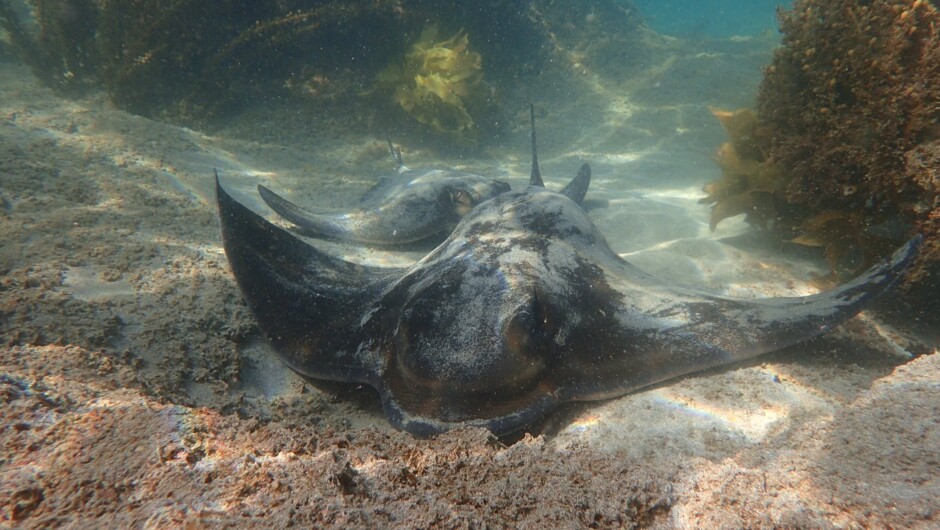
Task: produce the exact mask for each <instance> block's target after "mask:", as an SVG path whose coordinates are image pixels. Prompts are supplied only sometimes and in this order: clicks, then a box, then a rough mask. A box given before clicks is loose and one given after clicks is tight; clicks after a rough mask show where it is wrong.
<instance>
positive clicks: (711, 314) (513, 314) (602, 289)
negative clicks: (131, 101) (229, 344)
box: [216, 177, 921, 436]
mask: <svg viewBox="0 0 940 530" xmlns="http://www.w3.org/2000/svg"><path fill="white" fill-rule="evenodd" d="M216 193H217V197H218V205H219V214H220V217H221V223H222V240H223V244H224V247H225V253H226V255H227V256H228V259H229V263H230V264H231V267H232V271H233V272H234V275H235V279H236V281H237V282H238V285H239V287H240V288H241V291H242V293H243V294H244V297H245V300H246V301H247V303H248V306H249V307H250V308H251V311H252V313H253V314H254V316H255V318H256V319H257V321H258V324H259V326H260V328H261V330H262V331H263V333H264V335H265V336H266V337H267V339H268V340H269V341H270V342H271V344H272V345H273V346H274V348H275V350H276V351H277V352H278V354H279V355H280V356H281V358H282V359H283V360H284V361H285V362H286V363H287V364H288V365H289V366H290V367H291V368H292V369H293V370H295V371H297V372H298V373H300V374H302V375H304V376H306V377H309V378H312V379H325V380H333V381H342V382H348V383H363V384H367V385H369V386H371V387H373V388H374V389H376V390H377V391H378V393H379V396H380V398H381V400H382V404H383V408H384V410H385V414H386V416H387V417H388V419H389V421H390V422H391V423H392V424H393V425H395V426H396V427H398V428H401V429H405V430H407V431H409V432H411V433H413V434H416V435H419V436H426V435H431V434H434V433H438V432H442V431H445V430H448V429H452V428H455V427H458V426H462V425H476V426H483V427H486V428H488V429H490V430H491V431H493V432H494V433H496V434H506V433H510V432H513V431H516V430H518V429H521V428H522V427H524V426H526V425H528V424H529V423H531V422H532V421H534V420H536V419H538V418H540V417H541V416H543V415H545V414H547V413H548V412H550V411H551V410H553V409H554V408H556V407H557V406H558V405H559V404H560V403H564V402H568V401H585V400H598V399H605V398H611V397H615V396H619V395H622V394H625V393H628V392H631V391H634V390H637V389H640V388H643V387H646V386H649V385H652V384H655V383H657V382H659V381H663V380H666V379H670V378H673V377H677V376H680V375H684V374H688V373H691V372H696V371H700V370H705V369H708V368H712V367H715V366H721V365H726V364H730V363H734V362H737V361H741V360H743V359H748V358H751V357H755V356H757V355H760V354H763V353H766V352H770V351H774V350H778V349H780V348H784V347H786V346H789V345H791V344H794V343H797V342H800V341H803V340H806V339H809V338H810V337H813V336H816V335H819V334H821V333H825V332H826V331H828V330H830V329H832V328H833V327H834V326H836V325H838V324H840V323H841V322H843V321H845V320H847V319H849V318H851V317H852V316H853V315H855V314H856V313H858V312H859V311H861V310H862V309H863V308H865V307H866V306H867V305H868V304H869V303H870V302H871V301H872V300H873V299H875V298H876V297H877V296H879V295H880V294H882V293H884V292H885V291H886V290H888V289H889V288H890V287H891V286H892V285H893V284H894V283H895V282H896V281H897V279H898V278H899V277H900V275H901V274H902V273H903V272H904V271H905V270H906V269H907V267H908V266H909V265H910V263H911V262H912V260H913V259H914V256H915V255H916V253H917V249H918V247H919V244H920V241H921V239H920V238H919V237H916V238H914V239H912V240H911V241H910V242H908V243H907V244H906V245H905V246H904V247H902V248H901V249H900V250H898V251H897V252H896V253H895V254H894V256H893V257H892V258H891V259H889V260H887V261H885V262H884V263H882V264H881V265H878V266H876V267H874V268H872V269H871V270H869V271H868V272H866V273H864V274H863V275H861V276H860V277H858V278H856V279H855V280H853V281H850V282H848V283H846V284H844V285H842V286H840V287H838V288H836V289H833V290H831V291H828V292H825V293H820V294H816V295H812V296H804V297H792V298H769V299H754V300H751V299H738V298H730V297H725V296H719V295H716V294H713V293H709V292H707V291H703V290H697V289H691V288H687V287H682V286H679V285H675V284H674V282H672V281H669V279H663V278H656V277H654V276H652V275H650V274H647V273H645V272H643V271H641V270H640V269H638V268H637V267H635V266H633V265H631V264H630V263H628V262H626V261H624V260H623V259H622V258H620V256H618V255H617V254H616V253H614V252H613V251H612V250H611V249H610V247H609V246H608V245H607V243H606V241H605V240H604V237H603V236H602V235H601V233H600V232H599V231H598V230H597V228H596V227H595V226H594V224H593V223H592V222H591V220H590V218H588V216H587V215H586V214H585V212H584V210H583V209H582V208H581V207H580V206H578V205H577V204H576V203H575V202H574V201H572V200H571V199H570V198H569V197H566V196H565V195H562V194H559V193H554V192H551V191H548V190H546V189H545V188H541V187H538V186H530V187H529V188H528V189H526V190H522V191H511V192H507V193H503V194H500V195H498V196H496V197H495V198H493V199H490V200H489V201H486V202H484V203H482V204H480V205H478V206H477V207H476V208H474V209H473V210H472V211H471V212H470V213H468V214H467V215H466V216H465V217H464V218H463V220H462V221H461V222H460V223H459V224H458V225H457V227H456V228H455V229H454V231H453V233H451V235H450V236H449V237H448V238H447V239H446V240H445V241H444V242H443V243H441V244H440V245H439V246H438V247H437V248H435V249H434V250H433V251H431V252H430V253H429V254H428V255H427V256H425V257H424V258H423V259H422V260H420V261H419V262H417V263H415V264H414V265H412V266H410V267H407V268H380V267H367V266H362V265H358V264H354V263H350V262H347V261H343V260H341V259H338V258H335V257H332V256H330V255H328V254H325V253H323V252H321V251H320V250H317V249H316V248H314V247H312V246H310V245H308V244H306V243H304V242H302V241H300V240H298V239H297V238H296V237H294V236H293V235H291V234H290V233H288V232H286V231H285V230H283V229H281V228H278V227H276V226H274V225H272V224H271V223H269V222H268V221H266V220H265V219H264V218H262V217H261V216H259V215H257V214H255V213H254V212H252V211H250V210H249V209H247V208H245V207H244V206H243V205H241V204H239V203H238V202H236V201H235V200H234V199H233V198H232V197H231V196H229V195H228V194H227V193H226V192H225V190H223V189H222V187H221V185H220V184H219V183H218V177H216Z"/></svg>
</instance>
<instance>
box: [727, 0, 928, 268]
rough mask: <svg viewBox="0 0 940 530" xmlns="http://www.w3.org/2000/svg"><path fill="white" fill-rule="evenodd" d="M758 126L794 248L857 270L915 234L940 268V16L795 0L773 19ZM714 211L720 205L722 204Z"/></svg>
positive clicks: (923, 10)
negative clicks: (779, 182) (776, 26)
mask: <svg viewBox="0 0 940 530" xmlns="http://www.w3.org/2000/svg"><path fill="white" fill-rule="evenodd" d="M780 23H781V30H782V32H783V43H782V46H781V47H780V48H779V49H778V50H777V52H776V53H775V56H774V59H773V63H772V64H771V65H770V66H769V67H768V68H767V69H766V72H765V78H764V81H763V83H762V85H761V88H760V92H759V95H758V111H757V121H758V122H759V123H760V126H761V127H762V128H766V135H767V138H768V139H769V147H768V149H767V151H766V153H765V155H766V157H767V159H769V160H773V161H774V163H775V164H776V165H778V166H779V168H780V170H781V171H782V172H783V173H784V174H785V175H786V185H785V188H783V189H782V190H781V192H780V198H781V199H782V200H783V201H785V203H786V204H787V205H789V206H790V207H791V209H790V210H788V212H787V218H786V219H783V221H785V224H788V225H789V226H792V227H793V229H794V230H795V234H794V235H795V239H794V241H795V242H797V243H802V244H808V245H814V246H821V247H823V248H825V249H826V253H827V257H828V258H829V259H830V262H831V263H832V264H833V265H834V269H835V270H836V271H837V272H844V273H845V274H846V275H848V274H854V273H856V272H858V271H859V270H861V269H862V268H864V267H866V266H868V265H869V264H870V263H871V262H872V261H874V260H875V259H876V258H877V257H879V256H881V255H884V254H885V253H886V252H887V251H888V249H890V248H893V247H894V246H896V244H897V243H899V242H900V241H903V240H904V239H905V238H907V237H909V236H910V235H911V233H912V232H913V231H915V230H916V231H919V232H921V233H923V234H924V235H925V236H926V239H927V244H926V245H925V251H924V252H923V253H922V257H921V260H920V263H919V266H918V269H917V271H916V272H915V274H914V275H913V281H915V282H936V281H937V280H936V279H935V278H934V279H931V278H930V275H931V271H937V270H938V268H940V267H938V264H940V13H938V10H937V7H936V6H935V5H932V4H931V3H929V2H926V1H924V0H915V1H910V0H873V1H871V2H856V1H853V0H798V1H797V2H796V4H795V6H794V8H793V10H792V11H784V12H781V13H780ZM719 204H721V203H720V202H719Z"/></svg>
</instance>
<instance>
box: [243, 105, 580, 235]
mask: <svg viewBox="0 0 940 530" xmlns="http://www.w3.org/2000/svg"><path fill="white" fill-rule="evenodd" d="M529 113H530V119H531V126H532V174H531V176H530V180H529V184H530V185H536V186H544V184H543V183H542V175H541V173H540V171H539V164H538V154H537V152H536V138H535V110H534V108H533V107H532V106H531V105H530V107H529ZM388 148H389V152H390V153H391V154H392V157H393V158H394V159H395V162H396V164H397V170H396V173H395V174H393V175H390V176H385V177H382V178H381V179H380V180H379V182H378V184H376V186H375V187H373V188H372V189H371V190H369V191H368V192H366V194H365V195H363V196H362V198H361V199H360V204H359V206H358V207H357V208H355V209H353V210H350V211H343V212H337V211H327V210H321V211H313V210H308V209H304V208H302V207H300V206H298V205H296V204H294V203H292V202H290V201H288V200H287V199H285V198H283V197H281V196H280V195H278V194H276V193H274V192H273V191H271V190H269V189H268V188H266V187H264V186H261V185H259V186H258V192H259V193H260V194H261V198H262V199H264V202H266V203H267V204H268V206H270V207H271V209H272V210H274V211H275V212H276V213H277V214H278V215H280V216H281V217H283V218H284V219H286V220H287V221H289V222H291V223H293V224H294V226H296V227H297V230H298V232H300V233H301V234H303V235H306V236H311V237H321V238H330V239H338V240H343V241H351V242H357V243H367V244H378V245H402V244H406V243H414V242H417V241H423V240H426V239H429V238H432V237H433V236H435V235H438V234H445V235H446V234H449V233H450V231H451V230H453V229H454V226H456V225H457V222H458V221H460V219H461V218H462V217H463V216H464V215H466V214H467V213H469V212H470V210H472V209H473V208H474V207H475V206H476V205H477V204H480V203H481V202H484V201H486V200H488V199H491V198H493V197H495V196H496V195H498V194H500V193H504V192H507V191H509V184H506V183H505V182H501V181H498V180H494V179H490V178H486V177H482V176H480V175H474V174H472V173H465V172H462V171H456V170H445V169H409V168H408V167H406V166H405V165H404V164H403V163H402V159H401V152H399V151H398V150H396V149H395V148H394V147H392V144H391V142H389V144H388ZM590 182H591V168H590V166H588V165H587V164H583V165H582V166H581V169H580V170H579V171H578V174H577V176H576V177H575V178H574V179H573V180H572V181H571V183H569V184H568V186H566V187H565V188H564V189H563V190H561V193H562V194H564V195H567V196H568V197H569V198H571V199H572V200H574V201H575V202H577V203H578V204H581V203H582V201H584V196H585V194H586V193H587V189H588V186H589V185H590ZM438 241H439V240H438Z"/></svg>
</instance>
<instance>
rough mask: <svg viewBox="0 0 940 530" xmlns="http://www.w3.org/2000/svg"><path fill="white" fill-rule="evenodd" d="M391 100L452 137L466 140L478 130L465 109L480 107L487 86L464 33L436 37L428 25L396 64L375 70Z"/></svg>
mask: <svg viewBox="0 0 940 530" xmlns="http://www.w3.org/2000/svg"><path fill="white" fill-rule="evenodd" d="M379 84H380V85H384V86H386V87H390V90H391V91H392V93H393V100H394V101H395V103H396V104H397V105H398V106H400V107H401V108H402V109H403V110H404V111H405V112H406V113H408V115H409V116H411V117H412V118H414V119H415V120H417V121H418V122H419V123H422V124H424V125H427V126H429V127H431V128H433V129H434V130H435V131H437V132H440V133H445V134H449V135H451V136H453V137H455V138H456V139H457V140H462V141H470V140H472V138H473V136H474V132H475V130H476V129H477V123H476V122H474V119H473V116H472V115H471V112H470V110H471V109H473V107H480V106H482V105H483V104H484V103H485V101H486V100H487V97H488V96H489V95H490V93H491V92H492V90H491V89H490V88H489V86H488V85H487V84H486V83H485V82H484V81H483V57H482V56H481V55H480V54H479V53H477V52H475V51H472V50H471V49H470V39H469V37H468V36H467V33H466V32H464V31H459V32H457V33H456V34H455V35H453V36H452V37H450V38H449V39H443V40H441V39H439V37H438V31H437V28H436V27H434V26H429V27H427V28H425V30H424V31H423V32H422V33H421V37H420V38H419V39H418V40H417V42H415V43H414V44H412V45H411V48H410V49H409V51H408V52H407V53H406V54H405V56H404V60H403V61H402V62H401V63H400V64H399V63H398V62H395V63H393V64H392V65H391V66H390V67H389V68H387V69H386V70H384V71H383V72H382V73H381V74H380V75H379Z"/></svg>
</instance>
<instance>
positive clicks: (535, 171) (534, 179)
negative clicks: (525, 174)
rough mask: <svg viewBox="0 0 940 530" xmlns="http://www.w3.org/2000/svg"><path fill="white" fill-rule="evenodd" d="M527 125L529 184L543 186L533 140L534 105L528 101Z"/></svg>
mask: <svg viewBox="0 0 940 530" xmlns="http://www.w3.org/2000/svg"><path fill="white" fill-rule="evenodd" d="M529 125H530V127H531V129H532V133H531V134H532V173H531V174H530V175H529V186H538V187H540V188H544V187H545V182H543V181H542V172H541V171H540V170H539V153H538V149H537V148H536V141H535V105H533V104H531V103H529Z"/></svg>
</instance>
